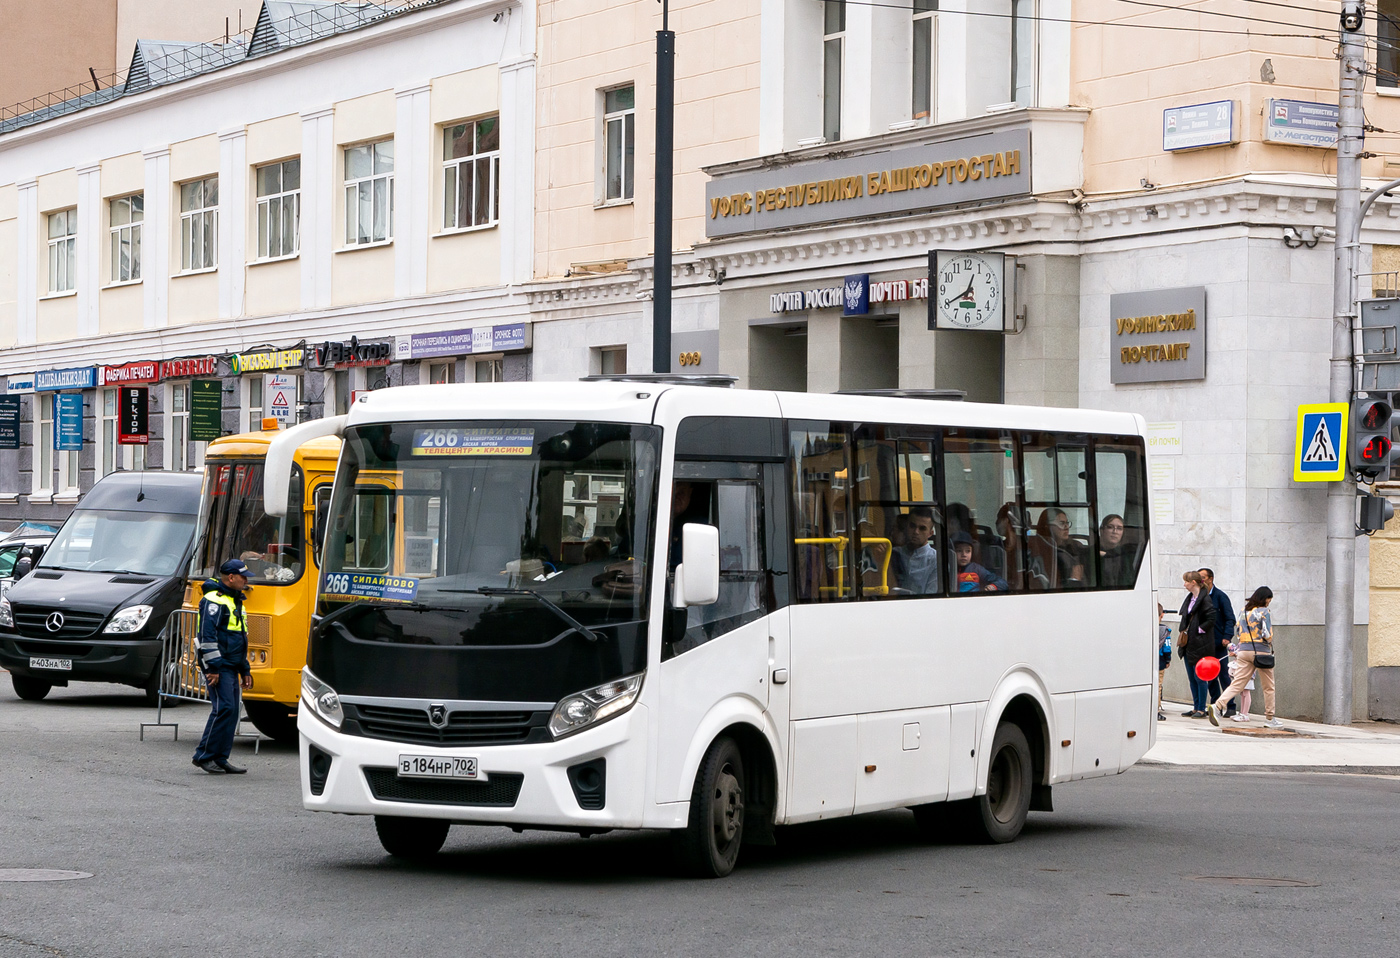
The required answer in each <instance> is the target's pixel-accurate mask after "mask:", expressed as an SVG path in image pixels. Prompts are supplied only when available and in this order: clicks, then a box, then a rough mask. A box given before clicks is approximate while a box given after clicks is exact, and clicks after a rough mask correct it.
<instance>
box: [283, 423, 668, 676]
mask: <svg viewBox="0 0 1400 958" xmlns="http://www.w3.org/2000/svg"><path fill="white" fill-rule="evenodd" d="M659 451H660V432H659V430H657V429H656V428H654V427H650V426H636V425H627V424H611V423H574V422H472V423H461V422H442V423H400V424H392V425H389V424H385V425H373V426H360V427H356V428H352V429H350V430H348V431H347V434H346V439H345V446H344V448H343V451H342V454H341V460H340V471H339V473H338V474H337V476H336V482H335V492H334V495H333V498H332V502H331V507H330V518H329V522H328V524H327V530H326V534H325V541H324V544H323V553H324V554H323V557H322V560H323V561H322V567H323V576H322V579H321V591H320V600H319V611H320V614H321V616H322V617H323V618H322V622H321V628H320V629H318V632H317V635H318V637H313V640H312V648H311V656H312V658H313V659H314V660H315V661H312V662H311V663H310V664H311V667H312V668H313V670H315V669H318V668H320V669H322V670H327V669H330V668H332V666H331V664H330V661H331V660H334V661H337V662H340V661H343V660H342V658H341V657H340V656H336V655H333V654H327V655H326V656H322V657H320V658H318V657H317V655H318V652H319V651H321V650H323V649H325V650H328V649H329V645H327V644H324V643H329V644H335V643H336V642H340V641H349V642H353V643H354V644H355V646H356V647H357V648H358V649H360V650H361V651H365V649H366V645H368V646H373V647H377V648H378V649H379V650H380V652H379V653H375V654H374V655H372V656H371V658H375V659H377V656H378V655H382V654H391V653H390V649H391V648H397V649H400V650H402V652H403V654H404V655H407V656H409V657H410V658H411V657H413V656H415V655H423V654H425V652H426V651H427V650H428V649H443V648H444V647H451V648H455V649H457V650H459V651H460V652H462V653H469V654H472V655H477V656H478V661H476V662H475V664H474V666H473V667H472V668H470V669H468V668H465V667H462V668H460V672H461V673H462V676H463V678H462V681H464V682H467V684H468V685H470V686H471V688H467V687H464V686H461V685H457V684H451V687H446V686H444V687H442V688H441V690H440V692H439V694H444V695H449V696H451V697H457V698H477V697H480V698H492V699H501V698H509V697H516V698H520V697H525V698H529V699H533V700H536V701H542V700H546V699H548V698H549V697H550V696H557V694H559V693H560V690H561V689H562V690H563V691H570V690H573V689H576V688H578V687H580V683H582V684H586V683H587V682H588V681H592V680H594V679H596V680H597V681H599V682H602V681H608V680H609V679H611V678H614V677H617V676H618V675H625V674H628V673H629V672H632V671H636V670H638V669H640V668H642V667H644V664H645V629H644V626H643V620H644V619H645V618H646V608H647V605H646V603H647V575H646V573H647V569H648V567H649V561H648V558H649V551H650V530H651V527H652V521H653V519H652V513H653V511H654V500H655V481H656V471H657V460H658V455H659ZM323 640H324V643H323ZM410 647H414V648H416V650H417V651H412V650H411V649H410ZM469 650H475V651H472V652H469ZM482 657H484V658H485V659H492V658H493V657H494V658H495V661H494V663H493V664H492V665H490V666H487V665H485V664H483V660H482ZM359 658H361V659H362V660H363V659H364V657H363V656H359ZM570 663H572V664H570ZM404 669H405V666H404V665H403V662H402V661H401V660H400V661H399V662H398V663H397V664H396V665H395V666H394V668H393V671H394V672H396V673H399V672H401V671H403V670H404ZM452 671H453V672H454V674H455V673H456V672H457V671H458V668H457V667H456V666H454V667H453V668H452ZM469 672H470V673H471V678H470V679H468V678H467V674H468V673H469ZM504 672H510V673H512V676H513V678H512V679H511V680H508V681H500V682H491V681H488V679H489V677H490V676H491V675H492V674H496V675H497V676H498V677H500V675H501V673H504ZM567 673H572V674H567ZM317 674H318V675H320V676H321V677H322V678H323V679H326V680H327V681H335V682H337V683H339V684H337V688H341V691H342V693H344V692H347V691H351V690H352V689H353V688H354V686H355V685H356V682H355V680H354V679H353V678H351V677H350V676H347V675H339V674H338V675H337V676H336V678H335V679H332V678H331V676H330V675H329V674H322V672H321V671H318V672H317ZM380 675H381V678H382V677H383V673H382V672H381V673H380ZM530 675H534V676H535V677H536V678H538V679H540V681H536V682H530V681H526V679H527V678H528V676H530ZM551 677H552V678H551ZM556 679H557V684H558V687H557V688H556V687H555V684H556V683H555V681H554V680H556ZM425 680H426V679H425ZM483 683H485V684H484V685H483ZM430 684H431V683H430ZM487 685H489V686H490V687H489V688H488V687H486V686H487ZM342 686H344V687H343V688H342ZM400 691H401V693H406V692H407V691H408V690H407V689H402V690H400ZM380 694H384V693H382V692H381V693H380Z"/></svg>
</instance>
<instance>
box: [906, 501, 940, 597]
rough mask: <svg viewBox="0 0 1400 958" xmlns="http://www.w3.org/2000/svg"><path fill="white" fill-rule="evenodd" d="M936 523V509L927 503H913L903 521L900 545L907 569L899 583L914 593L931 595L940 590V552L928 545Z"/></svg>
mask: <svg viewBox="0 0 1400 958" xmlns="http://www.w3.org/2000/svg"><path fill="white" fill-rule="evenodd" d="M900 518H901V519H903V518H904V516H900ZM933 526H934V520H933V510H932V509H931V508H929V507H928V506H914V507H913V508H912V509H910V510H909V513H908V519H907V520H906V522H905V523H903V524H902V528H903V536H902V538H903V541H902V542H901V543H900V544H899V547H898V548H899V553H900V555H901V556H902V557H903V559H904V563H903V567H904V570H905V571H904V577H903V579H902V580H901V581H900V583H899V584H900V586H901V587H902V588H904V589H907V590H909V592H911V593H912V594H914V595H932V594H934V593H936V592H937V591H938V552H937V551H936V550H935V549H934V548H933V546H931V545H929V544H928V540H929V538H930V537H932V535H933Z"/></svg>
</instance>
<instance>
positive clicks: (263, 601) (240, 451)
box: [184, 420, 340, 742]
mask: <svg viewBox="0 0 1400 958" xmlns="http://www.w3.org/2000/svg"><path fill="white" fill-rule="evenodd" d="M263 426H264V429H263V430H262V431H260V432H248V433H241V434H239V435H234V436H225V437H223V438H222V439H217V440H215V441H214V442H211V443H210V444H209V447H208V450H207V451H206V452H205V465H204V492H203V498H202V501H201V503H200V513H199V532H198V541H197V544H196V546H195V554H194V559H193V561H192V562H191V563H190V580H189V586H188V589H187V590H186V593H185V602H184V610H185V611H184V614H185V615H191V614H197V609H198V606H199V600H200V598H201V597H202V596H203V586H204V583H205V581H206V580H208V579H210V578H217V576H218V570H219V566H220V565H222V564H223V563H224V562H226V561H227V560H229V559H242V560H243V561H244V562H245V563H246V564H247V566H248V581H249V584H250V586H251V588H250V589H249V591H248V595H247V599H246V600H245V603H244V608H245V610H246V612H247V614H248V659H249V661H250V663H251V664H252V669H253V688H252V689H251V690H249V691H246V692H244V693H243V704H244V708H245V709H246V710H247V712H248V718H249V719H250V720H251V721H252V723H253V724H254V725H255V726H257V728H258V731H260V732H262V733H263V734H264V735H267V736H269V737H270V738H273V739H276V740H277V741H284V742H295V741H296V740H297V727H296V706H297V699H298V698H299V696H300V695H301V670H302V667H303V666H305V664H306V639H307V635H308V634H309V633H310V628H311V613H312V611H313V610H314V609H315V606H316V587H317V580H318V578H319V576H320V564H321V563H320V548H319V547H320V542H319V541H318V536H317V532H318V531H319V530H320V528H321V525H322V523H321V522H319V521H318V519H317V517H318V515H320V516H322V517H324V515H325V510H326V507H327V504H328V503H329V501H330V493H331V482H332V480H333V479H334V477H335V467H336V460H337V459H338V458H339V456H340V440H339V439H336V438H324V439H313V440H311V441H310V442H307V443H305V444H303V445H302V446H301V447H299V448H298V449H297V450H296V453H295V456H294V459H293V464H294V465H293V477H292V487H291V497H290V501H291V502H292V503H299V504H300V508H295V507H294V508H293V509H291V510H289V512H288V515H287V517H286V518H285V519H283V518H277V517H274V516H269V515H267V514H266V513H265V512H264V511H263V467H264V462H265V459H266V457H267V447H268V444H269V443H271V441H272V439H273V438H274V437H275V436H276V435H277V424H276V420H264V421H263ZM186 654H189V650H186ZM191 674H194V673H191Z"/></svg>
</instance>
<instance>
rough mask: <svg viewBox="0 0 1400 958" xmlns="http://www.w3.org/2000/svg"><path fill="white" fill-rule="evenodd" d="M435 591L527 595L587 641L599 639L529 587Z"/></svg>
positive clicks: (596, 634)
mask: <svg viewBox="0 0 1400 958" xmlns="http://www.w3.org/2000/svg"><path fill="white" fill-rule="evenodd" d="M437 591H439V592H462V593H475V594H476V595H528V596H529V597H530V598H532V599H535V600H537V601H538V602H539V603H540V605H542V606H544V607H545V608H546V609H548V610H549V611H551V612H553V613H554V614H555V615H557V616H558V617H559V618H560V619H561V620H562V621H563V622H564V623H565V624H567V625H568V626H569V628H571V629H573V630H574V631H575V632H577V633H578V634H579V635H581V636H583V637H584V638H585V639H587V640H588V641H590V642H597V641H598V639H599V635H598V633H597V632H594V631H593V630H592V629H590V628H589V627H588V626H586V625H584V624H583V623H582V622H580V621H579V620H578V619H575V618H574V617H573V616H572V615H569V613H567V612H565V611H564V610H563V609H561V608H559V606H557V605H555V604H554V603H553V602H551V601H550V600H549V599H546V598H545V597H544V596H542V595H540V594H539V593H538V592H534V591H532V590H530V589H500V588H493V587H491V586H482V587H481V588H479V589H438V590H437Z"/></svg>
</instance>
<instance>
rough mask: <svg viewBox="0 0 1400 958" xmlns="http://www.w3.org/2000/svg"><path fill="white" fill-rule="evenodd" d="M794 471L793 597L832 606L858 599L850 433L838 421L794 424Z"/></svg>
mask: <svg viewBox="0 0 1400 958" xmlns="http://www.w3.org/2000/svg"><path fill="white" fill-rule="evenodd" d="M788 448H789V453H788V455H789V460H788V462H789V469H790V470H791V473H792V482H793V489H792V505H793V517H792V520H793V528H792V534H793V540H792V541H793V547H794V548H793V553H794V556H795V558H796V565H795V566H794V567H793V595H794V598H795V599H796V600H797V601H799V602H833V601H839V600H842V599H847V598H850V597H851V596H852V595H853V591H854V588H853V584H854V581H855V577H854V576H853V575H852V569H853V567H854V563H853V562H852V549H851V532H852V523H851V522H849V521H848V518H847V503H848V502H849V500H848V498H847V492H848V490H849V488H850V482H851V477H850V475H849V471H850V469H849V465H848V463H847V458H846V435H845V432H844V430H843V429H842V427H841V426H840V424H837V423H816V422H814V423H799V424H794V427H793V429H792V432H791V434H790V437H789V447H788Z"/></svg>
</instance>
